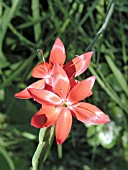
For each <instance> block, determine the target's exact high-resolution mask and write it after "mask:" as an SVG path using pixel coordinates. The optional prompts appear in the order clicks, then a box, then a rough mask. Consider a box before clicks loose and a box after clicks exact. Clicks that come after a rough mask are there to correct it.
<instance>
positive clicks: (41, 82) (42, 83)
mask: <svg viewBox="0 0 128 170" xmlns="http://www.w3.org/2000/svg"><path fill="white" fill-rule="evenodd" d="M44 87H45V80H44V79H42V80H38V81H36V82H35V83H33V84H31V85H29V86H28V87H27V88H25V89H24V90H22V91H20V92H19V93H16V94H15V97H16V98H20V99H30V98H32V96H31V95H30V94H29V92H28V90H27V89H29V88H35V89H43V88H44Z"/></svg>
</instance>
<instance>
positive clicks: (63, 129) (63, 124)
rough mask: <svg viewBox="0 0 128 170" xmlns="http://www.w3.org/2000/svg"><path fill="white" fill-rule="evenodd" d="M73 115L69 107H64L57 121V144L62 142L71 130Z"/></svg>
mask: <svg viewBox="0 0 128 170" xmlns="http://www.w3.org/2000/svg"><path fill="white" fill-rule="evenodd" d="M71 126H72V115H71V112H70V110H69V109H68V108H64V109H63V110H62V112H61V114H60V116H59V118H58V120H57V122H56V129H55V132H56V141H57V144H58V145H59V144H62V143H63V142H64V141H65V140H66V138H67V137H68V134H69V132H70V130H71Z"/></svg>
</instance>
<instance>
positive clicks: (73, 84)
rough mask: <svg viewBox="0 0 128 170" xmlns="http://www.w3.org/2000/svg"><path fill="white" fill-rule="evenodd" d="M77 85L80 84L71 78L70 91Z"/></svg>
mask: <svg viewBox="0 0 128 170" xmlns="http://www.w3.org/2000/svg"><path fill="white" fill-rule="evenodd" d="M78 83H80V81H78V80H74V79H73V78H71V79H70V90H71V89H72V88H73V87H74V86H75V85H76V84H78Z"/></svg>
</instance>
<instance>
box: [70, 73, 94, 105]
mask: <svg viewBox="0 0 128 170" xmlns="http://www.w3.org/2000/svg"><path fill="white" fill-rule="evenodd" d="M94 82H95V76H92V77H89V78H88V79H86V80H83V81H82V82H80V83H78V84H76V85H75V86H74V87H73V88H72V89H71V91H70V92H69V95H68V97H67V99H68V101H70V103H72V104H73V103H77V102H78V101H81V100H83V99H85V98H86V97H87V96H88V95H89V94H90V92H91V90H92V87H93V85H94Z"/></svg>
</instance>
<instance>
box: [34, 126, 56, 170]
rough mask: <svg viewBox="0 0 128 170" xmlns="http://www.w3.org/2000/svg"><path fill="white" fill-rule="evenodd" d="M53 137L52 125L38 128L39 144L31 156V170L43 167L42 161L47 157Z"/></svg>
mask: <svg viewBox="0 0 128 170" xmlns="http://www.w3.org/2000/svg"><path fill="white" fill-rule="evenodd" d="M53 139H54V126H52V127H48V128H41V129H40V132H39V144H38V146H37V149H36V151H35V153H34V155H33V158H32V167H33V170H39V169H40V170H41V169H42V168H43V163H44V161H45V160H46V159H47V157H48V154H49V152H50V148H51V146H52V143H53ZM40 160H41V161H40Z"/></svg>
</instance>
